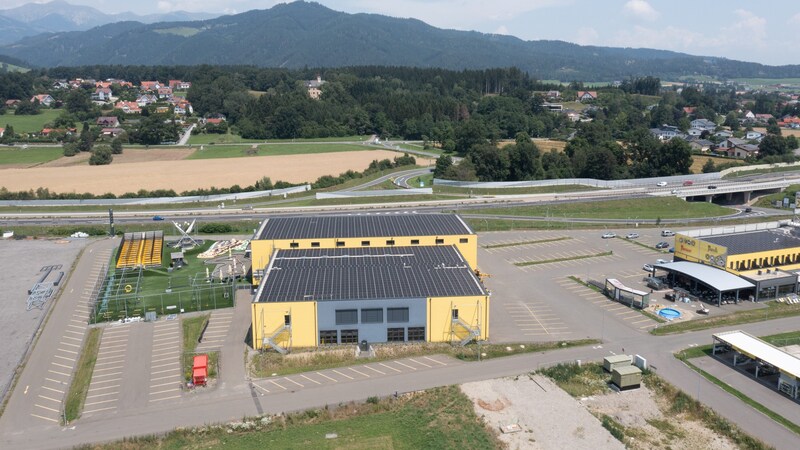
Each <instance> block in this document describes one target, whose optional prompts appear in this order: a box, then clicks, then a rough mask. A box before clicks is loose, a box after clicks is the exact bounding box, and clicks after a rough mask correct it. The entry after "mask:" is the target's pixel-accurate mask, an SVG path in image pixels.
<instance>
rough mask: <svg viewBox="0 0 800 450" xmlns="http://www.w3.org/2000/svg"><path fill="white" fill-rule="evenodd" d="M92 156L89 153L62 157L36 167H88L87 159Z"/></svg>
mask: <svg viewBox="0 0 800 450" xmlns="http://www.w3.org/2000/svg"><path fill="white" fill-rule="evenodd" d="M91 156H92V154H91V153H90V152H82V153H78V154H77V155H75V156H62V157H61V158H58V159H54V160H52V161H48V162H46V163H43V164H39V165H38V166H36V167H72V166H82V165H85V166H88V165H89V158H90V157H91Z"/></svg>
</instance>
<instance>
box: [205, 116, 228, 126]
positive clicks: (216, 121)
mask: <svg viewBox="0 0 800 450" xmlns="http://www.w3.org/2000/svg"><path fill="white" fill-rule="evenodd" d="M224 121H225V119H221V118H212V119H206V123H210V124H211V125H219V124H221V123H222V122H224Z"/></svg>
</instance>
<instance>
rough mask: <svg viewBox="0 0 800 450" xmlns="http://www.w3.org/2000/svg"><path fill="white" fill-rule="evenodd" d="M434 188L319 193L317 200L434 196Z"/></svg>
mask: <svg viewBox="0 0 800 450" xmlns="http://www.w3.org/2000/svg"><path fill="white" fill-rule="evenodd" d="M432 194H433V188H418V189H416V188H415V189H376V190H374V191H339V192H317V195H316V198H317V200H320V199H325V198H363V197H389V196H400V195H432Z"/></svg>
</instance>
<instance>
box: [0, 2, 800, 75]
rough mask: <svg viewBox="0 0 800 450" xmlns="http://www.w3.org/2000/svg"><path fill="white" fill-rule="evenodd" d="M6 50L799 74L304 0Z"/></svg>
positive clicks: (40, 61) (108, 27)
mask: <svg viewBox="0 0 800 450" xmlns="http://www.w3.org/2000/svg"><path fill="white" fill-rule="evenodd" d="M29 6H30V5H29ZM0 54H5V55H8V56H12V57H15V58H18V59H21V60H25V61H28V62H29V63H30V64H32V65H35V66H43V67H53V66H81V65H101V64H102V65H105V64H133V65H140V64H141V65H197V64H219V65H222V64H224V65H241V64H245V65H257V66H267V67H287V68H302V67H342V66H363V65H386V66H414V67H440V68H446V69H455V70H459V69H484V68H492V67H510V66H516V67H518V68H520V69H522V70H524V71H526V72H528V73H530V74H531V75H532V76H534V77H536V78H539V79H557V80H562V81H570V80H583V81H611V80H621V79H624V78H627V77H630V76H644V75H652V76H658V77H661V78H664V79H675V78H677V77H680V76H683V75H708V76H713V77H717V78H722V79H725V78H736V77H761V78H788V77H800V66H798V65H791V66H766V65H762V64H757V63H750V62H742V61H734V60H729V59H725V58H714V57H702V56H692V55H687V54H684V53H678V52H672V51H665V50H653V49H635V48H615V47H598V46H580V45H576V44H571V43H567V42H563V41H523V40H521V39H518V38H516V37H513V36H505V35H497V34H484V33H478V32H474V31H457V30H444V29H439V28H435V27H433V26H430V25H428V24H426V23H424V22H421V21H419V20H416V19H399V18H393V17H388V16H383V15H377V14H347V13H343V12H338V11H334V10H331V9H329V8H326V7H324V6H322V5H319V4H317V3H308V2H303V1H298V2H294V3H289V4H279V5H276V6H274V7H272V8H271V9H266V10H252V11H247V12H244V13H241V14H235V15H227V16H221V17H217V18H213V19H206V20H194V21H170V22H157V23H151V24H145V23H142V22H141V21H123V22H115V23H110V24H105V25H101V26H98V27H95V28H91V29H89V30H86V31H70V32H59V33H46V34H40V35H36V36H30V37H26V38H23V39H22V40H19V41H17V42H15V43H13V44H9V45H5V46H1V47H0Z"/></svg>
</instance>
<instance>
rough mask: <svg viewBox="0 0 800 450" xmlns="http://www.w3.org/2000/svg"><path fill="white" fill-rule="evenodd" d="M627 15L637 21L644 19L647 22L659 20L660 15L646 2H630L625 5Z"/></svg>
mask: <svg viewBox="0 0 800 450" xmlns="http://www.w3.org/2000/svg"><path fill="white" fill-rule="evenodd" d="M623 9H624V10H625V13H627V14H628V15H630V16H633V17H634V18H637V19H643V20H647V21H651V22H652V21H654V20H656V19H658V16H659V15H660V13H659V12H658V11H656V10H655V8H653V7H652V6H650V3H647V2H646V1H645V0H629V1H628V3H625V6H624V7H623Z"/></svg>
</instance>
